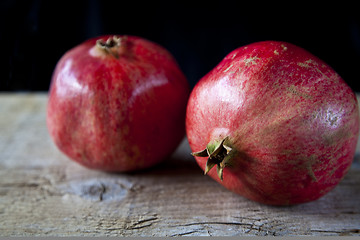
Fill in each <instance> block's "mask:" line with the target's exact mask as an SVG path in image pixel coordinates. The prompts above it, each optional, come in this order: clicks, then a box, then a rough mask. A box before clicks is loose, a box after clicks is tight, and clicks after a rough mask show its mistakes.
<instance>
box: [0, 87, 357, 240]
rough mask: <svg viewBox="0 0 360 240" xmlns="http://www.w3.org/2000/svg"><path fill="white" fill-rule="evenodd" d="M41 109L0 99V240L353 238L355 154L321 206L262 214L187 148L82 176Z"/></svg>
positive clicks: (37, 102)
mask: <svg viewBox="0 0 360 240" xmlns="http://www.w3.org/2000/svg"><path fill="white" fill-rule="evenodd" d="M46 101H47V96H46V94H4V93H3V94H0V235H1V236H24V235H25V236H34V235H35V236H77V235H81V236H104V235H108V236H199V235H200V236H209V235H212V236H236V235H287V236H288V235H356V236H360V160H359V159H360V151H359V149H358V151H357V155H356V157H355V160H354V163H353V166H352V168H351V170H350V172H349V173H348V174H347V176H346V177H345V179H344V180H343V181H342V182H341V183H340V184H339V186H337V187H336V188H335V189H334V190H333V191H331V192H330V193H329V194H327V195H326V196H324V197H323V198H321V199H319V200H317V201H314V202H311V203H306V204H301V205H297V206H292V207H272V206H265V205H261V204H258V203H255V202H252V201H249V200H247V199H244V198H242V197H241V196H238V195H236V194H234V193H232V192H230V191H228V190H226V189H225V188H223V187H222V186H221V185H219V184H218V183H216V182H215V181H213V180H212V179H210V178H209V177H207V176H204V175H203V173H202V171H201V170H200V168H199V167H198V166H197V164H196V163H195V161H194V159H193V158H192V157H191V156H190V155H189V152H190V149H189V146H188V144H187V141H186V140H184V141H183V143H182V144H181V146H180V147H179V149H178V150H177V151H176V153H175V154H174V155H173V157H172V158H171V159H169V160H167V161H166V162H164V163H163V164H161V165H158V166H156V167H154V168H152V169H149V170H146V171H141V172H137V173H131V174H109V173H104V172H100V171H93V170H88V169H86V168H83V167H81V166H79V165H77V164H76V163H73V162H72V161H70V160H68V159H67V158H66V157H65V156H64V155H62V154H61V153H60V152H59V151H58V150H57V148H56V147H55V146H54V145H53V143H52V142H51V140H50V138H49V136H48V133H47V129H46V124H45V109H46Z"/></svg>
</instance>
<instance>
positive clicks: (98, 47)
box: [47, 36, 190, 171]
mask: <svg viewBox="0 0 360 240" xmlns="http://www.w3.org/2000/svg"><path fill="white" fill-rule="evenodd" d="M189 93H190V90H189V86H188V83H187V80H186V78H185V76H184V74H183V73H182V72H181V70H180V69H179V67H178V65H177V63H176V61H175V60H174V58H173V57H172V56H171V54H170V53H169V52H168V51H167V50H165V49H164V48H163V47H161V46H159V45H157V44H155V43H153V42H150V41H148V40H145V39H142V38H140V37H135V36H102V37H98V38H94V39H90V40H88V41H85V42H84V43H82V44H80V45H78V46H76V47H75V48H73V49H71V50H70V51H68V52H67V53H66V54H65V55H64V56H63V57H62V58H61V59H60V61H59V62H58V64H57V66H56V69H55V72H54V74H53V77H52V84H51V87H50V93H49V102H48V109H47V125H48V129H49V132H50V135H51V137H52V139H53V140H54V142H55V143H56V145H57V146H58V147H59V149H60V150H61V151H62V152H64V153H65V154H66V155H67V156H68V157H69V158H71V159H73V160H75V161H76V162H78V163H80V164H82V165H84V166H86V167H89V168H94V169H100V170H106V171H131V170H138V169H143V168H147V167H150V166H152V165H154V164H156V163H158V162H160V161H162V160H164V159H165V158H166V157H168V156H169V155H171V153H172V152H173V151H174V150H175V148H176V147H177V145H178V144H179V142H180V141H181V140H182V138H183V137H184V135H185V124H184V121H185V112H186V104H187V99H188V96H189Z"/></svg>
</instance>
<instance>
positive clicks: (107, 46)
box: [96, 36, 127, 59]
mask: <svg viewBox="0 0 360 240" xmlns="http://www.w3.org/2000/svg"><path fill="white" fill-rule="evenodd" d="M126 41H127V37H126V36H123V37H117V36H112V37H109V38H108V39H107V40H106V41H104V40H103V39H99V40H97V41H96V46H97V47H98V48H99V49H101V50H103V51H105V52H106V53H108V54H111V55H112V56H113V57H115V58H117V59H118V58H119V57H120V55H122V54H123V52H124V51H125V45H126Z"/></svg>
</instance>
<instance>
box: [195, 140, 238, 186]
mask: <svg viewBox="0 0 360 240" xmlns="http://www.w3.org/2000/svg"><path fill="white" fill-rule="evenodd" d="M228 139H229V137H225V138H223V139H221V140H220V141H216V140H214V141H211V142H209V143H208V144H207V145H206V148H205V149H204V150H202V151H199V152H193V153H191V154H192V155H193V156H196V157H208V160H207V161H206V166H205V171H204V174H205V175H206V174H207V173H208V172H209V171H210V170H211V169H212V168H213V167H214V166H215V165H216V170H217V175H218V177H219V178H220V180H221V181H222V180H223V170H224V168H225V167H227V166H229V165H231V164H230V163H231V161H230V160H231V158H232V157H233V156H234V154H235V150H234V149H233V148H232V147H230V146H229V145H228V144H226V142H227V141H228Z"/></svg>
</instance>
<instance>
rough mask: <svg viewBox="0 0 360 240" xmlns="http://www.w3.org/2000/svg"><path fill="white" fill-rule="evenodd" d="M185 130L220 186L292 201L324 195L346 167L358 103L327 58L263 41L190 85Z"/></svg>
mask: <svg viewBox="0 0 360 240" xmlns="http://www.w3.org/2000/svg"><path fill="white" fill-rule="evenodd" d="M186 131H187V136H188V139H189V144H190V147H191V149H192V151H194V153H193V155H194V156H196V160H197V162H198V164H199V165H200V167H201V168H202V169H203V170H204V171H205V174H208V175H210V176H211V177H212V178H214V179H216V180H217V181H218V182H219V183H221V184H222V185H223V186H225V187H226V188H228V189H230V190H232V191H234V192H236V193H238V194H240V195H242V196H245V197H247V198H249V199H252V200H255V201H258V202H261V203H265V204H271V205H291V204H298V203H304V202H308V201H312V200H315V199H318V198H319V197H321V196H323V195H324V194H326V193H327V192H329V191H330V190H331V189H333V188H334V187H335V186H336V185H337V184H338V183H339V182H340V180H341V179H342V178H343V177H344V175H345V174H346V172H347V171H348V169H349V168H350V165H351V163H352V159H353V157H354V153H355V148H356V143H357V139H358V134H359V112H358V104H357V100H356V96H355V94H354V93H353V91H352V90H351V89H350V87H349V86H348V85H347V84H346V83H345V82H344V81H343V80H342V79H341V77H340V76H339V75H338V74H337V73H336V72H335V71H334V70H333V69H332V68H331V67H329V66H328V65H327V64H326V63H324V62H323V61H321V60H320V59H318V58H317V57H315V56H314V55H312V54H310V53H309V52H307V51H305V50H304V49H302V48H300V47H297V46H294V45H292V44H289V43H285V42H275V41H265V42H259V43H254V44H250V45H248V46H245V47H241V48H238V49H236V50H234V51H233V52H231V53H230V54H229V55H227V56H226V57H225V58H224V59H223V61H221V62H220V64H219V65H218V66H217V67H215V68H214V69H213V70H212V71H211V72H209V73H208V74H207V75H206V76H204V77H203V78H202V79H201V80H200V81H199V82H198V83H197V85H196V86H195V88H194V89H193V91H192V93H191V95H190V99H189V102H188V106H187V115H186ZM215 166H216V167H215Z"/></svg>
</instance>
